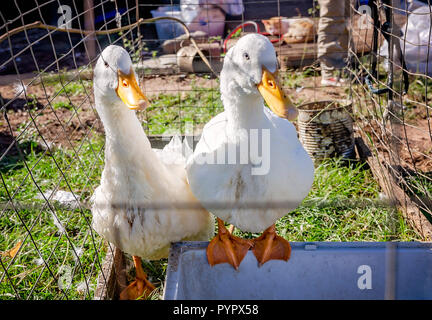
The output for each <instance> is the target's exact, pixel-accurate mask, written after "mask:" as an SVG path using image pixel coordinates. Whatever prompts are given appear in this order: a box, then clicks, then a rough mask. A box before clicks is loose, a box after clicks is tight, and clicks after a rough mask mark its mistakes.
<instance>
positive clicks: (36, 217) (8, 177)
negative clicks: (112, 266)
mask: <svg viewBox="0 0 432 320" xmlns="http://www.w3.org/2000/svg"><path fill="white" fill-rule="evenodd" d="M102 146H103V143H102V141H95V142H94V143H91V144H90V143H84V144H83V146H82V147H81V148H77V155H78V156H79V158H80V161H81V163H80V162H79V161H78V160H77V158H76V156H75V153H74V152H72V151H70V150H67V151H64V150H56V151H54V152H53V153H52V154H49V153H44V151H41V150H40V149H38V148H36V147H35V146H33V144H32V143H22V144H21V148H22V150H23V157H24V159H25V162H26V165H27V167H28V168H32V176H33V178H32V177H31V176H29V175H28V170H27V168H26V166H25V163H24V161H22V158H21V157H19V156H18V155H15V156H14V157H6V158H4V159H3V160H2V161H1V162H0V172H1V175H2V179H3V181H4V182H5V184H6V186H7V190H6V189H5V188H4V185H3V183H2V187H1V188H0V200H1V203H3V204H5V203H6V202H7V200H8V199H9V196H8V194H9V195H11V196H12V195H13V194H14V193H15V192H16V191H17V190H19V192H17V193H16V195H15V197H14V201H13V204H14V206H16V208H17V210H14V209H13V208H12V207H11V205H10V204H9V207H8V208H10V209H6V210H5V211H3V207H2V211H0V212H1V214H2V215H1V216H0V251H1V252H4V251H6V250H8V249H11V248H13V247H14V246H15V245H16V244H17V243H18V242H19V241H23V244H22V246H21V248H20V251H19V253H18V254H17V255H16V257H15V259H14V260H12V259H11V258H10V257H3V256H1V257H0V258H1V263H0V280H1V282H0V299H14V298H17V297H19V298H21V299H65V298H67V299H82V298H87V299H90V298H92V296H93V294H94V290H95V287H96V280H97V275H98V272H99V270H100V263H101V262H102V259H103V257H104V254H105V252H106V248H105V244H104V243H103V241H102V239H101V238H100V237H98V236H97V235H96V234H94V232H93V231H92V230H91V228H90V227H89V226H90V222H91V212H90V211H89V210H88V209H85V208H82V209H75V210H70V209H66V208H64V207H63V208H62V207H59V206H58V205H56V203H55V202H54V201H50V203H51V206H52V208H53V209H50V208H48V207H44V204H45V201H44V200H43V199H41V193H40V192H39V190H38V188H37V186H36V184H37V185H38V186H39V188H40V189H41V191H42V192H48V190H54V189H55V188H56V187H58V189H59V190H65V191H70V190H69V186H70V188H71V189H72V190H73V191H74V193H75V194H76V195H77V197H78V198H79V200H80V201H81V202H85V201H86V200H87V199H88V198H89V196H90V195H91V194H92V193H93V188H94V187H95V186H96V185H97V183H98V181H99V179H100V174H101V169H102V164H103V160H102V159H103V157H102V156H101V155H100V152H101V149H102ZM102 155H103V154H102ZM59 168H60V169H61V170H62V172H63V174H64V176H65V177H66V179H64V177H63V175H62V174H61V172H60V170H59ZM33 179H34V180H33ZM53 212H55V214H56V216H57V217H54V214H53ZM57 219H58V220H57ZM59 222H60V223H61V226H60V225H59ZM62 229H64V231H63V230H62ZM28 230H29V231H30V233H31V237H29V236H28V235H29V232H28ZM74 250H75V252H76V253H74ZM77 254H78V256H79V258H77ZM44 261H45V262H44ZM5 269H7V274H6V273H5ZM86 283H87V284H88V286H89V289H90V291H89V292H88V293H86V289H87V287H86ZM62 284H63V287H62ZM13 288H15V289H13Z"/></svg>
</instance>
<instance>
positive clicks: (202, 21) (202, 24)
mask: <svg viewBox="0 0 432 320" xmlns="http://www.w3.org/2000/svg"><path fill="white" fill-rule="evenodd" d="M187 26H188V27H189V29H190V30H191V31H198V30H199V31H204V32H206V33H207V34H208V35H209V36H211V37H212V36H222V35H223V32H224V29H225V13H224V12H223V11H222V10H221V9H220V8H219V7H213V6H207V5H205V6H200V8H199V9H198V13H197V15H196V16H195V18H194V19H193V20H192V21H191V22H189V23H187Z"/></svg>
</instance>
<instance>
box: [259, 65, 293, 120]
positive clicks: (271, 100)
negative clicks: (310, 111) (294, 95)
mask: <svg viewBox="0 0 432 320" xmlns="http://www.w3.org/2000/svg"><path fill="white" fill-rule="evenodd" d="M276 79H277V72H275V73H271V72H269V71H268V70H267V69H266V68H263V72H262V78H261V82H260V83H259V84H258V91H259V92H260V93H261V95H262V97H263V98H264V100H265V102H267V104H268V106H269V107H270V109H271V110H272V111H273V112H274V113H275V114H276V115H277V116H279V117H281V118H286V119H288V120H290V121H293V120H295V119H296V118H297V115H298V110H297V108H296V107H295V106H294V104H293V103H292V102H291V99H290V98H289V97H288V95H287V94H286V93H285V92H283V91H282V89H281V88H280V86H279V83H278V81H277V80H276Z"/></svg>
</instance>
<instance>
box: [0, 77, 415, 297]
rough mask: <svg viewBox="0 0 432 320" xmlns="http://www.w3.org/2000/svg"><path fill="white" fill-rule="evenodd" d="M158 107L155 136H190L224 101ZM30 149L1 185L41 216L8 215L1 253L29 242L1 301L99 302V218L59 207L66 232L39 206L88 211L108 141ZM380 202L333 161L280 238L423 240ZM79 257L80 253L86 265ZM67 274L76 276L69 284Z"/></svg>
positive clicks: (354, 173)
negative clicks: (74, 202) (67, 204)
mask: <svg viewBox="0 0 432 320" xmlns="http://www.w3.org/2000/svg"><path fill="white" fill-rule="evenodd" d="M294 85H295V83H294ZM80 86H81V88H83V87H82V85H78V86H77V85H76V84H74V85H72V86H70V87H69V85H68V86H66V88H65V90H64V93H69V94H72V95H74V94H79V93H78V92H79V90H81V89H79V88H80ZM152 100H153V101H152V105H151V106H150V107H149V108H148V109H147V111H146V112H145V113H141V116H144V117H145V118H146V121H147V122H146V123H144V127H145V128H146V130H147V132H148V133H149V134H153V135H154V134H163V133H165V134H166V133H170V134H173V133H185V131H186V128H187V124H188V123H193V124H194V125H198V126H202V125H203V124H204V123H206V122H207V121H209V120H210V119H211V118H212V117H213V116H214V115H216V114H217V113H219V112H221V111H222V110H223V107H222V104H221V101H220V95H219V92H218V91H214V90H211V89H201V88H194V90H192V91H189V92H187V93H186V94H184V95H183V96H180V94H177V95H172V94H160V95H158V96H157V97H155V98H154V99H152ZM57 107H65V106H63V105H58V106H57ZM195 128H196V127H195ZM189 133H190V132H189ZM26 139H32V137H31V136H30V137H28V136H27V137H26ZM21 147H22V150H23V155H22V156H23V157H24V159H25V162H24V161H23V158H22V157H20V156H19V155H17V154H15V155H13V156H9V157H5V158H3V159H2V160H1V162H0V173H1V177H2V179H3V181H4V183H5V184H6V186H7V191H6V189H5V188H4V185H3V182H0V183H1V185H2V187H1V188H0V202H2V203H4V202H5V201H7V199H8V197H9V196H8V193H9V194H10V195H13V194H14V193H15V192H16V191H18V192H17V193H16V194H15V196H14V204H15V205H18V204H27V205H28V204H36V205H39V207H34V208H31V207H26V208H21V209H18V210H17V211H18V212H15V211H14V210H12V209H8V210H6V211H4V212H3V213H2V211H0V214H2V215H1V216H0V251H1V252H4V251H6V250H8V249H11V248H13V247H14V246H15V245H16V243H18V242H19V241H24V243H23V245H22V247H21V249H20V251H19V253H18V254H17V256H16V257H15V259H14V260H13V261H12V260H11V258H9V257H3V256H1V257H0V258H1V260H0V261H1V263H0V280H1V282H0V299H14V298H16V297H17V296H19V297H20V298H22V299H63V298H68V299H82V298H86V299H91V298H92V297H93V295H94V290H95V286H96V279H97V275H98V272H99V271H100V263H101V262H102V259H103V257H104V254H105V252H106V250H107V248H106V247H105V245H104V242H103V240H102V239H101V238H100V237H99V236H98V235H96V234H94V233H92V232H91V228H90V227H89V224H90V221H91V212H90V211H89V210H88V209H86V208H82V209H77V210H67V209H65V208H59V207H56V208H55V213H56V215H57V218H58V219H59V221H60V222H61V224H62V226H63V227H64V228H65V232H64V233H63V232H61V229H59V227H58V222H57V221H56V218H54V216H53V213H52V210H51V209H49V208H46V207H45V208H43V209H42V210H41V207H40V206H42V205H43V204H45V201H44V200H42V199H40V194H41V192H40V191H42V192H47V191H48V190H53V189H55V188H56V187H58V189H60V190H65V191H70V189H71V190H73V192H74V194H75V195H77V196H78V197H79V200H80V201H81V202H84V203H85V202H86V201H87V200H88V199H89V197H90V196H91V194H92V193H93V190H94V188H95V187H96V186H97V185H98V183H99V181H100V175H101V171H102V168H103V139H102V138H100V139H96V140H94V141H91V142H84V143H83V144H82V145H81V144H78V145H77V148H76V153H75V152H74V151H73V150H63V149H58V150H55V151H53V152H52V153H49V152H48V151H44V150H42V149H41V148H40V147H39V146H38V145H37V143H35V142H34V141H31V140H29V141H25V142H24V141H23V142H21ZM77 155H78V157H77ZM27 168H30V169H31V171H32V176H29V175H28V169H27ZM59 169H61V171H62V172H63V174H64V175H63V174H62V172H61V171H60V170H59ZM36 184H37V186H38V187H39V188H40V189H41V190H40V191H39V189H38V187H37V186H36ZM379 194H380V190H379V186H378V184H377V183H376V182H375V181H374V179H373V176H372V174H371V172H370V170H368V169H367V168H365V167H364V166H363V165H361V164H358V163H351V164H349V165H347V164H346V163H344V162H342V161H341V160H329V161H325V162H324V163H322V164H321V165H320V166H319V167H318V168H317V169H316V174H315V181H314V184H313V188H312V190H311V192H310V194H309V196H308V197H307V198H306V199H305V201H304V202H303V203H302V205H301V206H300V207H299V208H297V209H296V210H295V211H293V212H291V213H289V214H288V215H286V216H285V217H283V218H282V219H280V220H279V221H278V222H277V224H276V227H277V230H278V232H279V234H280V235H281V236H283V237H285V238H286V239H288V240H289V241H390V240H391V241H393V240H401V241H410V240H419V239H420V237H419V236H418V235H417V234H416V233H415V232H414V231H413V230H412V229H411V227H410V226H408V225H407V224H406V222H405V221H404V219H403V218H402V215H401V214H400V213H399V212H398V211H396V210H394V209H392V208H390V207H388V206H386V205H384V204H382V203H380V202H379V201H378V200H379ZM51 203H52V201H51ZM52 205H55V203H52ZM24 225H25V226H26V227H24ZM26 228H27V229H30V230H31V235H32V238H30V237H28V232H27V230H26ZM235 233H236V234H237V235H240V236H245V237H249V238H250V237H256V236H258V234H247V233H242V232H241V231H240V230H238V229H236V231H235ZM35 244H36V246H35ZM36 247H37V248H38V250H36ZM73 248H76V249H77V250H78V251H79V252H81V255H80V256H79V259H78V260H77V259H76V256H75V254H74V253H73ZM38 251H39V252H38ZM97 253H99V254H97ZM41 258H43V260H45V262H46V264H47V265H48V267H49V268H47V267H46V266H45V264H44V263H43V260H42V259H41ZM79 262H80V263H79ZM9 264H10V266H9ZM166 267H167V260H166V259H164V260H161V261H156V262H144V268H145V270H146V272H148V275H149V278H150V280H151V281H152V282H153V283H155V284H156V285H157V286H158V290H159V291H158V293H159V294H160V293H161V290H162V289H161V288H162V284H163V281H164V279H165V275H166ZM5 268H7V270H8V271H7V274H5V273H4V270H5ZM68 272H71V274H74V275H73V276H72V275H71V276H70V277H69V276H68ZM53 276H54V277H53ZM58 278H64V279H68V278H70V279H71V281H69V280H68V281H66V284H67V285H68V286H66V288H63V289H62V288H60V287H61V284H60V285H59V282H58ZM85 279H86V280H87V282H88V284H89V286H90V292H89V293H88V294H86V293H85V292H83V291H82V290H80V289H82V287H85V286H84V285H83V283H84V282H83V281H84V280H85ZM12 284H13V285H12ZM13 287H15V289H16V292H15V291H14V289H13ZM84 291H85V290H84ZM156 297H158V296H157V295H156V296H154V297H153V298H156Z"/></svg>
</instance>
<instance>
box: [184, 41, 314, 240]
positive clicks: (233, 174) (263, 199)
mask: <svg viewBox="0 0 432 320" xmlns="http://www.w3.org/2000/svg"><path fill="white" fill-rule="evenodd" d="M245 52H246V53H247V57H246V59H245V58H244V57H245ZM276 65H277V60H276V54H275V52H274V48H273V45H272V44H271V43H270V41H269V40H268V39H267V38H266V37H264V36H261V35H257V34H252V35H248V36H245V37H243V38H241V39H240V40H239V41H238V42H237V44H236V45H235V46H234V47H233V48H231V49H230V51H229V52H228V54H227V56H226V59H225V62H224V67H223V70H222V72H221V98H222V101H223V104H224V109H225V111H224V112H222V113H221V114H219V115H217V116H216V117H214V118H213V119H212V120H210V122H208V123H207V124H206V126H205V127H204V129H203V132H202V136H201V139H200V141H199V143H198V145H197V147H196V149H195V152H194V154H193V156H192V157H191V158H190V159H189V160H188V163H187V167H186V170H187V173H188V181H189V183H190V186H191V189H192V191H193V193H194V195H195V196H196V197H197V199H198V200H199V201H201V203H202V204H203V205H204V207H206V208H207V209H208V210H209V211H210V212H212V213H213V214H214V215H216V216H217V217H219V218H221V219H222V220H224V221H226V222H228V223H231V224H233V225H235V226H236V227H238V228H240V229H241V230H244V231H249V232H260V231H263V230H265V229H266V228H267V227H269V226H271V225H272V224H273V223H275V222H276V220H278V219H279V218H281V217H282V216H284V215H286V214H287V213H289V212H290V211H292V210H293V209H295V208H296V207H297V206H298V205H299V204H300V202H301V201H302V200H303V199H304V198H305V197H306V195H307V194H308V192H309V190H310V188H311V186H312V182H313V175H314V166H313V162H312V160H311V159H310V157H309V156H308V154H307V153H306V151H305V150H304V148H303V146H302V145H301V143H300V141H299V140H298V138H297V133H296V130H295V128H294V126H293V125H292V124H291V123H290V122H289V121H288V120H286V119H282V118H279V117H277V116H276V115H275V114H274V113H273V112H272V111H270V110H269V109H267V108H266V107H265V106H264V104H263V99H262V97H261V95H260V94H259V92H258V90H257V89H256V85H257V84H258V83H259V82H260V81H261V75H262V68H263V66H264V67H266V68H267V69H268V70H270V71H275V66H276ZM251 129H258V132H259V136H258V137H259V139H258V141H262V140H261V139H262V138H263V133H262V132H263V131H265V129H267V131H268V132H269V133H270V153H269V156H270V157H269V162H270V167H269V171H268V173H267V174H264V175H253V174H252V173H251V172H252V168H253V167H254V166H256V159H254V157H253V155H251V154H248V155H247V157H248V162H247V164H241V163H240V161H237V162H236V164H226V163H225V164H208V163H204V164H203V163H202V161H201V159H202V158H203V157H215V158H216V157H217V154H218V153H220V152H221V153H224V152H225V153H226V152H227V150H229V149H230V148H233V149H234V150H236V153H237V155H239V153H240V151H241V144H242V142H243V141H244V139H247V138H248V133H250V132H251ZM263 143H265V142H263V141H262V144H263ZM261 147H262V145H261ZM231 150H232V149H231ZM237 159H239V157H237ZM242 206H243V207H242ZM254 206H255V207H254Z"/></svg>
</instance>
